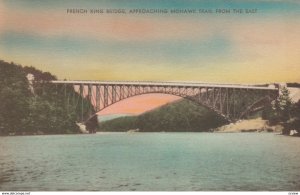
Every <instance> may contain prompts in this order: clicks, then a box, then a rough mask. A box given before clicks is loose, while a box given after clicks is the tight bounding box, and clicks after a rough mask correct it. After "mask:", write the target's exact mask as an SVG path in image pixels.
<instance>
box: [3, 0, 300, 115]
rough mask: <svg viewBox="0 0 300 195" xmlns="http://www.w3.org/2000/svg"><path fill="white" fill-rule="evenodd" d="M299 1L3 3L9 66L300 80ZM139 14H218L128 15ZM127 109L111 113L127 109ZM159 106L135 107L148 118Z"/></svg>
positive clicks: (150, 76) (62, 74)
mask: <svg viewBox="0 0 300 195" xmlns="http://www.w3.org/2000/svg"><path fill="white" fill-rule="evenodd" d="M299 2H300V1H298V0H243V1H241V0H226V1H225V0H223V1H221V0H185V1H183V0H153V1H148V0H102V1H101V0H64V1H61V0H44V1H41V0H0V59H2V60H4V61H8V62H11V61H13V62H15V63H18V64H22V65H32V66H35V67H37V68H39V69H42V70H44V71H50V72H51V73H53V74H55V75H57V76H58V78H59V79H69V80H121V81H122V80H143V81H200V82H201V81H203V82H219V83H270V82H300V74H299V73H300V72H299V70H300V36H299V34H300V20H299V15H300V3H299ZM68 9H86V10H88V12H89V10H90V9H103V10H104V11H106V9H125V11H126V14H122V13H121V14H110V13H103V14H90V13H86V14H80V13H78V14H73V13H71V14H70V13H67V10H68ZM134 9H166V10H168V12H170V10H172V9H177V10H184V9H195V10H197V11H198V10H199V9H202V10H211V11H212V13H194V14H184V13H181V14H178V13H177V14H171V13H166V14H162V13H155V14H139V13H129V10H134ZM216 9H227V10H230V13H216ZM233 9H242V10H243V13H234V12H233ZM246 9H247V10H255V11H253V12H254V13H246V12H245V11H246ZM139 98H140V99H139V100H140V101H141V102H143V101H142V100H145V101H146V100H147V101H148V102H149V105H150V104H151V103H150V102H151V101H153V102H160V103H153V105H157V106H158V105H161V104H164V103H167V102H170V101H174V100H176V98H175V97H172V96H171V97H169V98H166V97H165V96H164V97H162V96H159V95H156V96H155V97H154V96H153V97H152V98H149V96H140V97H139ZM149 99H150V100H149ZM157 99H163V100H164V101H158V100H157ZM128 101H129V100H128ZM131 101H132V100H131ZM124 102H125V103H126V101H124ZM135 102H138V101H135ZM125 103H123V105H122V103H120V105H119V107H118V106H117V108H115V109H112V111H111V113H114V112H117V110H118V109H119V110H121V108H122V109H123V110H124V111H122V112H127V111H128V110H127V111H126V109H124V105H125ZM127 103H128V102H127ZM151 105H152V104H151ZM153 105H152V107H151V108H150V107H147V106H145V105H143V104H138V103H137V104H136V107H139V108H143V109H140V110H141V111H139V112H142V111H146V110H149V109H152V108H153ZM125 107H126V106H125ZM133 107H134V106H133V105H132V106H130V107H129V106H127V108H128V109H129V110H130V109H131V108H133ZM110 109H111V108H110ZM106 112H107V111H106Z"/></svg>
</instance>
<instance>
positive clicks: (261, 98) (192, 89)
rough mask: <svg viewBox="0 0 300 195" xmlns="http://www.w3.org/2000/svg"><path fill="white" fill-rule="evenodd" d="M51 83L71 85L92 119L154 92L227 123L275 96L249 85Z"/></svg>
mask: <svg viewBox="0 0 300 195" xmlns="http://www.w3.org/2000/svg"><path fill="white" fill-rule="evenodd" d="M53 83H56V84H64V85H65V86H67V85H72V86H73V87H74V89H76V90H75V91H76V92H77V93H79V94H80V95H81V96H82V97H84V98H85V99H87V100H88V101H90V102H91V105H93V110H94V111H93V113H91V114H90V115H89V116H94V115H95V113H97V112H99V111H102V110H104V109H105V108H107V107H109V106H111V105H113V104H115V103H117V102H120V101H122V100H125V99H128V98H131V97H135V96H139V95H144V94H155V93H156V94H167V95H174V96H178V97H181V98H185V99H188V100H191V101H193V102H195V103H197V104H199V105H202V106H204V107H206V108H208V109H210V110H212V111H214V112H216V113H217V114H218V115H220V116H222V117H223V118H224V119H226V120H227V121H230V122H231V121H236V120H239V119H241V118H243V117H245V116H247V114H248V113H249V111H250V110H253V109H257V108H258V107H259V106H260V107H261V106H262V103H264V102H265V101H270V100H272V99H274V98H276V97H277V96H278V89H276V88H269V87H266V86H253V85H232V84H227V85H221V84H218V85H217V84H207V83H185V82H182V83H178V82H176V83H175V82H163V83H158V82H101V81H99V82H97V81H76V82H75V81H53ZM90 118H91V117H88V118H87V119H85V120H82V121H86V120H88V119H90Z"/></svg>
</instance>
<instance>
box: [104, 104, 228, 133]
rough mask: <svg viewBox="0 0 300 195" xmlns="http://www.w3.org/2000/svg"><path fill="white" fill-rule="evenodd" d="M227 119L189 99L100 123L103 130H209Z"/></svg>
mask: <svg viewBox="0 0 300 195" xmlns="http://www.w3.org/2000/svg"><path fill="white" fill-rule="evenodd" d="M225 123H226V121H225V120H224V119H223V118H221V117H219V116H218V115H217V114H215V113H214V112H213V111H211V110H208V109H206V108H204V107H202V106H199V105H197V104H195V103H194V102H191V101H189V100H181V101H178V102H175V103H170V104H167V105H165V106H162V107H160V108H158V109H155V110H152V111H149V112H146V113H144V114H141V115H139V116H130V117H120V118H117V119H113V120H110V121H106V122H103V123H100V130H101V131H128V130H130V129H139V130H140V131H145V132H157V131H166V132H174V131H178V132H182V131H199V132H200V131H208V130H209V129H210V128H215V127H217V126H220V125H222V124H225Z"/></svg>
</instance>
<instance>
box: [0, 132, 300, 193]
mask: <svg viewBox="0 0 300 195" xmlns="http://www.w3.org/2000/svg"><path fill="white" fill-rule="evenodd" d="M0 167H1V169H0V191H6V190H8V191H12V190H13V191H21V190H22V191H23V190H26V191H63V190H67V191H78V190H84V191H128V190H130V191H131V190H137V191H165V190H167V191H175V190H180V191H182V190H183V191H185V190H187V191H198V190H201V191H211V190H212V191H228V190H230V191H239V190H241V191H252V190H258V191H266V190H267V191H282V190H284V191H291V190H296V191H299V190H300V179H299V178H300V139H299V138H295V137H287V136H282V135H276V134H274V133H97V134H93V135H89V134H87V135H42V136H12V137H0Z"/></svg>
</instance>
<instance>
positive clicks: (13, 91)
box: [0, 61, 88, 135]
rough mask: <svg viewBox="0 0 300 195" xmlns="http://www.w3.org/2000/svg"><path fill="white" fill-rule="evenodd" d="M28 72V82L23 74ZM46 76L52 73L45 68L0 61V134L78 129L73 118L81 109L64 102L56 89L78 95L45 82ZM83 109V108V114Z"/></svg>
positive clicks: (77, 115)
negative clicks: (32, 78) (39, 68)
mask: <svg viewBox="0 0 300 195" xmlns="http://www.w3.org/2000/svg"><path fill="white" fill-rule="evenodd" d="M28 74H32V75H33V76H34V82H33V83H32V84H31V83H30V82H29V81H28V79H27V78H26V76H28ZM50 80H56V77H55V76H54V75H52V74H51V73H49V72H43V71H40V70H38V69H36V68H34V67H22V66H20V65H16V64H14V63H7V62H4V61H0V102H1V104H0V135H9V134H16V135H21V134H64V133H79V132H80V131H79V128H78V126H77V125H76V123H75V121H78V119H79V117H80V114H81V111H80V110H79V108H77V107H76V106H74V104H66V98H65V97H64V93H60V92H62V91H63V90H65V91H64V92H65V93H68V94H70V93H73V94H74V96H73V97H75V98H77V99H80V98H81V97H80V96H79V95H76V93H74V89H73V88H72V87H66V88H65V89H63V88H62V87H63V86H55V85H53V84H49V83H48V82H47V81H50ZM68 101H70V100H68ZM84 101H85V100H84ZM85 104H88V102H86V101H85ZM87 112H88V111H87V110H84V115H86V114H87Z"/></svg>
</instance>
